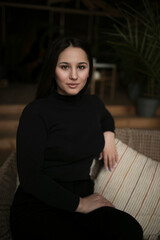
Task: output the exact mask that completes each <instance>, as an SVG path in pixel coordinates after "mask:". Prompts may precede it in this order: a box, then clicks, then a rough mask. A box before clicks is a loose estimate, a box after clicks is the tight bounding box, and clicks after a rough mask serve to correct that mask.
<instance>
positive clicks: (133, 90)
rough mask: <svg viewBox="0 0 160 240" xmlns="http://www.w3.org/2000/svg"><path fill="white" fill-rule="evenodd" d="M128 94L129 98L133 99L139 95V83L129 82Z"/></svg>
mask: <svg viewBox="0 0 160 240" xmlns="http://www.w3.org/2000/svg"><path fill="white" fill-rule="evenodd" d="M128 94H129V97H130V99H131V100H133V101H135V100H136V99H137V98H138V97H139V96H140V85H139V84H138V83H129V85H128Z"/></svg>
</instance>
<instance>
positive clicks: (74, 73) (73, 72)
mask: <svg viewBox="0 0 160 240" xmlns="http://www.w3.org/2000/svg"><path fill="white" fill-rule="evenodd" d="M77 78H78V74H77V69H71V72H70V79H72V80H77Z"/></svg>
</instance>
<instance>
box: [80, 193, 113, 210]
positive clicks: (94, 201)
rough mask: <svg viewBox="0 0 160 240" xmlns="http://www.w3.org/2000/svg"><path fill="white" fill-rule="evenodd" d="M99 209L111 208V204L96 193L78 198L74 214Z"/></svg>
mask: <svg viewBox="0 0 160 240" xmlns="http://www.w3.org/2000/svg"><path fill="white" fill-rule="evenodd" d="M101 207H113V208H114V206H113V204H112V203H111V202H110V201H108V200H107V199H106V198H104V197H103V196H102V195H100V194H98V193H94V194H92V195H89V196H88V197H84V198H80V201H79V205H78V207H77V209H76V212H80V213H89V212H92V211H93V210H96V209H98V208H101Z"/></svg>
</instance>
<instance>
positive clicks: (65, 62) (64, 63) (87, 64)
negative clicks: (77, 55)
mask: <svg viewBox="0 0 160 240" xmlns="http://www.w3.org/2000/svg"><path fill="white" fill-rule="evenodd" d="M58 64H70V63H69V62H59V63H58ZM78 64H85V65H88V63H87V62H79V63H78Z"/></svg>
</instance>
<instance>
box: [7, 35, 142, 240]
mask: <svg viewBox="0 0 160 240" xmlns="http://www.w3.org/2000/svg"><path fill="white" fill-rule="evenodd" d="M92 69H93V64H92V57H91V54H90V51H89V49H88V46H87V44H86V43H85V42H83V41H82V40H79V39H75V38H62V39H58V40H56V41H55V42H53V44H52V45H51V47H50V48H49V50H48V54H47V57H46V61H45V64H44V68H43V74H42V76H41V80H40V83H39V87H38V91H37V99H36V100H35V101H33V102H32V103H30V104H29V105H28V106H27V107H26V108H25V110H24V111H23V113H22V116H21V119H20V123H19V127H18V131H17V166H18V173H19V179H20V186H19V188H18V189H17V192H16V194H15V198H14V201H13V204H12V207H11V214H10V223H11V232H12V236H13V240H19V239H23V240H25V239H27V240H28V239H30V240H31V239H34V240H35V239H38V240H39V239H43V240H44V239H45V240H51V239H53V240H63V239H64V238H68V239H91V238H93V237H94V238H95V237H102V238H104V237H105V239H114V240H116V239H118V240H120V239H121V240H125V239H136V240H140V239H142V238H143V236H142V235H143V234H142V229H141V227H140V225H139V224H138V223H137V222H136V220H135V219H134V218H132V217H131V216H130V215H128V214H127V213H124V212H121V211H119V210H117V209H115V208H114V206H113V205H112V203H110V202H109V201H108V200H107V199H105V198H104V197H103V196H101V195H100V194H96V193H93V192H94V184H93V181H92V180H91V179H90V174H89V173H90V167H91V164H92V161H93V159H94V158H97V157H98V158H99V159H103V160H104V164H105V167H106V169H110V170H112V168H113V167H114V166H115V164H116V162H117V160H118V157H117V152H116V147H115V143H114V120H113V118H112V116H111V114H110V113H109V112H108V110H107V109H105V107H104V104H103V103H102V102H101V101H100V100H99V99H98V98H97V97H96V96H90V95H87V94H85V90H86V88H87V86H88V84H89V82H90V80H91V76H92Z"/></svg>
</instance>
